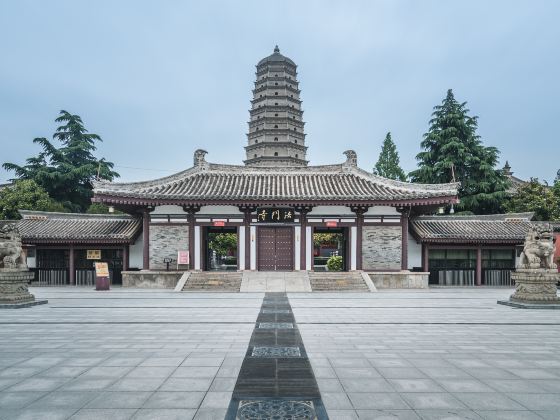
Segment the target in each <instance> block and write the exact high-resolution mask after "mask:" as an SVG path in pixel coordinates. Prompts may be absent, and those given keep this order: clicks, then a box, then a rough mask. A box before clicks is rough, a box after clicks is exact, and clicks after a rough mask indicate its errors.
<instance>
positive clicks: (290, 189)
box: [94, 161, 459, 204]
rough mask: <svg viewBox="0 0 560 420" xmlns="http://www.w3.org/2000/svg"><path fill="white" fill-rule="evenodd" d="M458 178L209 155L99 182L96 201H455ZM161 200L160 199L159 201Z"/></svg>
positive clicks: (347, 164)
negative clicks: (389, 175) (156, 172)
mask: <svg viewBox="0 0 560 420" xmlns="http://www.w3.org/2000/svg"><path fill="white" fill-rule="evenodd" d="M458 185H459V184H458V183H451V184H413V183H407V182H399V181H393V180H389V179H386V178H382V177H380V176H376V175H373V174H372V173H369V172H366V171H364V170H362V169H359V168H358V167H356V166H355V164H352V163H349V162H346V163H343V164H339V165H325V166H308V167H294V168H286V167H273V168H259V167H247V166H236V165H219V164H212V163H208V162H206V161H202V162H199V163H198V164H195V166H194V167H192V168H190V169H187V170H186V171H183V172H180V173H178V174H175V175H171V176H168V177H165V178H161V179H156V180H153V181H146V182H135V183H109V182H95V184H94V193H95V197H94V201H101V202H107V203H111V202H122V203H135V202H136V203H137V202H138V201H141V200H142V199H144V200H156V201H159V202H165V201H166V200H167V201H168V202H169V201H174V202H177V203H179V202H180V201H191V202H194V201H207V200H217V201H221V202H240V201H256V200H261V201H265V200H269V201H300V202H301V201H308V202H311V203H312V202H316V201H321V202H324V201H329V202H331V201H339V202H345V201H346V202H350V201H365V202H368V201H369V202H376V201H378V202H383V201H385V202H386V201H390V202H394V203H396V204H398V203H401V202H402V203H403V204H406V202H407V201H409V202H412V201H417V202H422V200H425V202H426V203H427V204H439V203H449V202H455V197H456V195H457V189H458ZM155 204H157V203H155Z"/></svg>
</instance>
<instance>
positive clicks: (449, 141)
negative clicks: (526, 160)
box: [409, 89, 509, 214]
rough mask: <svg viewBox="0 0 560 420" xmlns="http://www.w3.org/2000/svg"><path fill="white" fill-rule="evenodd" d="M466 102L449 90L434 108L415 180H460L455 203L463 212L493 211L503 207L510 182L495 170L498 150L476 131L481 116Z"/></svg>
mask: <svg viewBox="0 0 560 420" xmlns="http://www.w3.org/2000/svg"><path fill="white" fill-rule="evenodd" d="M466 105H467V103H466V102H463V103H459V102H457V101H456V100H455V97H454V96H453V91H452V90H451V89H449V90H448V91H447V96H446V98H445V99H444V100H443V102H442V104H441V105H437V106H435V107H434V112H433V113H432V119H431V120H430V128H429V130H428V132H427V133H426V134H424V140H423V141H422V143H421V146H422V148H423V149H424V150H423V151H422V152H420V153H419V154H418V155H417V156H416V160H417V161H418V162H419V164H418V166H419V167H418V169H416V170H415V171H412V172H411V173H410V174H409V176H410V178H411V180H412V181H413V182H422V183H445V182H450V181H452V180H453V179H455V180H457V181H459V182H460V183H461V185H460V188H459V198H460V200H461V202H460V203H459V204H458V205H457V206H456V209H457V210H458V211H460V212H472V213H475V214H492V213H498V212H500V211H502V210H503V203H504V200H505V199H506V198H507V196H508V195H507V192H506V191H507V188H508V184H509V181H508V180H507V178H506V177H505V176H504V174H503V173H502V171H501V170H500V169H496V165H497V163H498V156H499V151H498V149H497V148H495V147H485V146H484V145H483V144H482V142H481V141H480V136H478V135H477V134H476V129H477V126H478V124H477V119H478V117H471V116H469V115H468V114H469V110H468V109H467V108H466Z"/></svg>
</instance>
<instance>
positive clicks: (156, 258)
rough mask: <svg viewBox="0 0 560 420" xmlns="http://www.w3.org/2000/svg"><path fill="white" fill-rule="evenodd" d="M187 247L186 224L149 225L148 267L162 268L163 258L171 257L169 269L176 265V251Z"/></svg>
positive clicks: (152, 268)
mask: <svg viewBox="0 0 560 420" xmlns="http://www.w3.org/2000/svg"><path fill="white" fill-rule="evenodd" d="M188 249H189V227H188V226H187V225H171V226H169V225H164V224H161V225H150V269H151V270H162V269H165V267H166V264H165V263H164V262H163V259H164V258H171V259H173V262H172V263H171V265H170V269H171V268H172V267H173V269H174V268H175V267H176V264H177V251H179V250H181V251H186V250H188Z"/></svg>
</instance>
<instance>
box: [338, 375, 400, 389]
mask: <svg viewBox="0 0 560 420" xmlns="http://www.w3.org/2000/svg"><path fill="white" fill-rule="evenodd" d="M340 383H341V384H342V386H343V388H344V390H345V391H346V392H395V389H394V388H393V387H392V386H391V384H390V383H389V382H388V381H387V380H386V379H384V378H368V379H363V378H362V379H360V378H356V379H354V378H341V379H340Z"/></svg>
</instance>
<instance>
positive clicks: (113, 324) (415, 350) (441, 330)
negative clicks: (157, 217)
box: [0, 287, 560, 420]
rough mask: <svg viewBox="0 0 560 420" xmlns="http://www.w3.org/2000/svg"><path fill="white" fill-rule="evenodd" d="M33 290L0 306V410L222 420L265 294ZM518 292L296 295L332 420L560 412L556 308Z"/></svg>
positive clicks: (35, 415)
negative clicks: (32, 300)
mask: <svg viewBox="0 0 560 420" xmlns="http://www.w3.org/2000/svg"><path fill="white" fill-rule="evenodd" d="M32 292H33V293H34V294H35V295H36V296H37V297H38V298H46V299H48V300H49V303H48V304H47V305H41V306H37V307H33V308H27V309H19V310H3V311H2V312H0V408H1V409H0V418H1V419H10V420H12V419H41V420H43V419H44V420H47V419H68V418H71V419H111V420H119V419H130V418H132V419H191V418H196V419H223V418H224V416H225V415H226V411H227V409H228V406H229V404H230V401H231V396H232V391H233V390H234V388H235V385H236V382H237V379H238V376H239V372H240V368H241V365H242V363H243V360H244V357H245V354H246V352H247V348H248V345H249V343H250V340H251V336H252V333H253V331H254V329H255V322H256V321H257V317H258V316H259V311H260V310H261V306H262V305H263V299H264V296H265V295H264V293H174V292H172V291H163V290H146V289H144V290H140V289H114V290H112V291H110V292H95V291H92V290H89V289H86V288H70V287H67V288H34V289H33V290H32ZM510 293H511V290H510V289H503V288H502V289H482V288H480V289H432V290H429V291H380V292H378V293H336V294H335V293H289V294H288V299H289V304H290V305H291V308H292V311H293V314H294V316H295V322H297V327H298V328H299V333H300V334H301V339H302V342H303V345H304V346H305V351H306V352H307V356H308V357H309V360H310V362H311V366H312V368H313V373H314V376H315V378H316V381H317V384H318V386H319V390H320V393H321V399H322V402H323V404H324V406H325V408H326V410H327V413H328V415H329V418H330V419H356V418H359V419H377V418H379V419H381V418H383V419H396V418H401V419H453V418H464V419H481V418H483V419H524V420H525V419H529V420H530V419H542V418H545V419H558V418H559V415H558V413H559V412H560V311H553V310H522V309H514V308H510V307H506V306H501V305H497V304H496V300H498V299H504V298H507V297H508V296H509V294H510Z"/></svg>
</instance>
